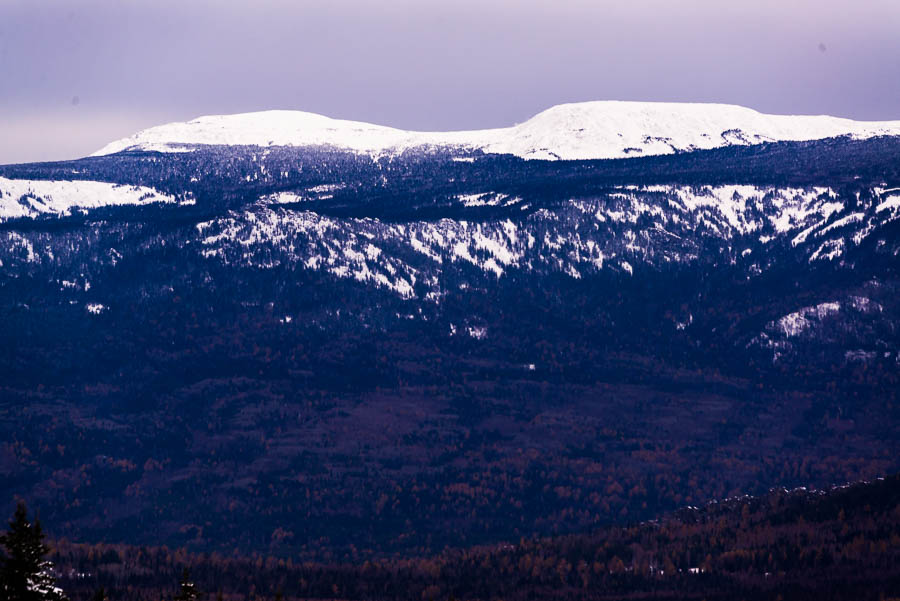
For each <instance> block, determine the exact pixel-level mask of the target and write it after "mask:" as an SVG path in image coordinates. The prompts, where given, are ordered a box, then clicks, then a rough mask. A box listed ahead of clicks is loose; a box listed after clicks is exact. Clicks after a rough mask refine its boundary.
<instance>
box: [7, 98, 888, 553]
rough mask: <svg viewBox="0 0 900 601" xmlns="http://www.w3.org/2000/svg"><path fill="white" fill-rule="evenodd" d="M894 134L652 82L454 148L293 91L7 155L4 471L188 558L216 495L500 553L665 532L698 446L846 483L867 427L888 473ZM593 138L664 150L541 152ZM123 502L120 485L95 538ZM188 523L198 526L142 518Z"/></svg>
mask: <svg viewBox="0 0 900 601" xmlns="http://www.w3.org/2000/svg"><path fill="white" fill-rule="evenodd" d="M287 125H290V127H288V126H287ZM893 127H894V126H893V125H891V124H878V125H872V124H854V123H852V122H846V121H842V120H834V119H831V118H818V117H810V118H792V117H767V116H764V115H759V114H758V113H754V112H753V111H748V110H747V109H740V108H736V107H709V106H698V105H690V106H683V105H648V104H634V103H631V104H617V103H600V104H589V105H570V106H563V107H557V108H555V109H551V110H550V111H547V112H545V113H542V114H541V115H538V116H537V117H535V118H534V119H532V120H530V121H528V122H527V123H524V124H522V125H520V126H516V127H514V128H508V129H505V130H491V131H486V132H468V133H466V132H463V133H451V134H417V133H409V132H401V131H398V130H391V129H388V128H380V127H377V126H369V125H365V124H355V123H349V124H348V123H346V122H335V121H332V120H329V119H326V118H324V117H318V116H310V115H306V114H302V113H265V114H257V115H247V116H233V117H223V118H204V119H200V120H198V121H197V122H194V123H189V124H180V125H172V126H165V127H163V128H158V129H153V130H148V132H144V133H141V134H139V135H138V136H135V137H134V138H132V139H129V140H125V141H123V142H120V143H117V144H116V145H113V146H111V147H109V148H108V149H107V151H108V152H110V153H111V154H103V155H100V156H95V157H90V158H85V159H80V160H75V161H63V162H58V163H40V164H31V165H8V166H0V373H2V374H3V378H0V399H3V401H2V402H0V413H2V412H5V413H4V416H5V419H0V441H2V440H9V441H13V443H14V444H12V443H11V444H7V445H5V446H4V444H2V443H0V493H3V494H6V495H7V498H12V497H13V496H14V495H17V494H28V495H29V496H31V497H32V498H35V499H37V500H38V501H40V503H41V504H42V506H48V507H58V508H60V509H58V511H59V514H58V516H60V517H59V519H58V520H56V521H57V522H62V521H63V520H68V521H69V522H70V523H71V524H75V526H73V530H72V532H75V533H76V534H79V533H81V532H85V531H86V532H88V533H90V532H101V533H102V534H101V535H102V536H107V535H108V534H109V533H110V532H117V533H120V535H121V536H123V537H128V536H133V533H134V532H155V531H157V530H160V531H161V530H166V531H168V532H170V533H171V534H168V535H167V534H165V533H163V534H160V535H159V536H160V538H159V539H158V542H165V543H167V544H169V543H171V544H172V545H174V546H183V545H187V544H196V545H201V544H204V543H203V541H202V538H203V537H205V536H207V535H208V532H209V531H208V529H206V528H205V527H204V526H203V524H204V520H205V519H206V518H205V516H208V515H210V514H213V513H215V514H217V515H226V516H230V517H229V518H228V520H230V521H229V522H228V526H227V529H223V530H222V533H221V534H217V535H216V536H222V537H223V540H228V541H229V542H228V545H229V547H228V548H234V547H237V546H241V545H244V546H245V547H246V548H253V545H256V546H257V547H258V548H260V549H263V550H265V549H271V548H272V547H271V545H272V543H273V540H274V538H276V537H274V536H272V535H271V534H270V533H273V532H275V533H278V532H281V530H280V529H281V528H282V527H284V526H285V525H288V526H290V528H291V531H292V532H296V536H295V538H294V539H291V536H294V535H293V534H292V535H291V536H288V535H287V534H285V536H283V537H282V536H281V535H279V536H278V537H277V538H283V539H285V540H294V541H295V542H296V543H297V544H298V545H300V546H302V547H300V546H298V547H297V548H298V549H301V548H305V545H306V542H307V541H309V540H319V539H322V540H325V538H327V537H328V536H332V535H333V532H329V531H328V530H327V529H326V528H325V527H324V526H322V528H321V529H319V530H315V528H319V526H320V525H323V524H324V525H327V524H328V523H329V520H332V521H333V522H331V523H340V524H341V526H340V528H341V529H346V530H347V531H348V532H349V531H353V532H356V531H365V528H366V527H368V526H367V525H368V524H373V525H375V526H373V527H372V529H371V531H365V532H366V534H365V536H366V537H367V538H365V540H363V542H362V543H360V542H359V541H358V540H354V541H353V546H352V547H347V548H348V549H352V553H354V554H355V553H356V552H357V551H356V550H357V549H359V548H363V546H364V545H365V546H368V547H369V548H373V549H375V548H383V549H387V550H389V551H390V552H395V551H396V552H405V550H406V549H409V548H416V549H418V548H419V545H420V544H421V542H420V541H421V540H422V538H423V537H421V536H417V537H405V535H404V536H400V537H398V536H396V533H397V532H399V530H398V528H397V526H398V524H403V523H404V521H405V520H406V516H418V517H416V518H415V519H417V520H418V522H416V523H415V524H414V527H415V528H416V529H417V530H418V531H419V532H427V530H426V529H427V528H430V527H432V522H435V523H441V524H443V523H452V524H453V527H452V528H453V532H454V534H453V536H452V537H447V538H444V539H438V538H435V539H434V542H433V543H429V544H434V545H438V546H437V547H435V548H436V549H440V548H446V547H450V546H452V545H460V544H461V543H462V542H465V543H466V544H470V543H471V541H472V540H475V539H473V538H471V537H472V536H475V535H476V534H478V532H477V531H478V530H480V529H482V523H483V522H480V521H479V522H478V523H477V525H473V523H475V522H473V520H472V519H471V516H472V515H473V514H472V511H473V510H474V509H475V508H476V507H481V506H485V507H487V506H490V507H494V506H495V505H496V507H497V509H496V526H493V527H492V528H494V530H493V532H496V533H497V534H496V536H497V537H498V540H515V539H516V538H517V537H519V536H521V535H522V533H524V532H526V529H528V531H530V532H542V529H546V528H554V529H555V528H556V527H557V524H561V526H560V528H570V527H572V528H574V527H585V528H586V527H588V526H592V525H593V524H596V523H599V520H611V519H617V518H620V517H622V516H624V515H626V514H625V513H624V512H623V511H624V510H625V509H627V516H628V519H641V518H640V516H641V515H642V514H641V513H640V512H641V511H643V509H642V507H643V506H644V505H645V504H646V506H647V507H651V506H652V505H653V504H654V503H660V502H662V501H660V500H659V499H660V498H662V497H661V496H660V495H666V497H665V498H666V499H677V502H678V503H683V502H686V501H687V500H688V499H689V498H690V497H689V496H688V495H693V494H696V486H695V484H694V483H695V481H696V478H695V475H694V474H692V472H691V471H690V470H691V469H693V468H692V467H691V466H700V468H697V469H701V468H702V469H703V470H715V471H714V472H713V473H715V474H717V476H716V478H715V479H716V481H719V482H723V483H724V482H728V481H732V482H741V480H740V479H741V478H745V479H747V478H754V479H755V478H758V477H760V476H759V475H760V474H762V475H763V477H764V478H768V479H767V480H763V482H764V486H770V485H773V484H774V483H775V482H776V481H782V479H783V478H784V477H785V476H784V474H786V473H799V472H798V470H803V469H807V468H803V467H802V466H810V467H809V468H808V469H809V470H819V469H826V468H827V469H835V468H834V466H841V465H844V464H847V465H849V467H848V468H847V471H824V472H821V474H822V478H827V479H828V480H829V481H835V480H844V479H849V478H852V477H856V476H855V475H856V474H858V473H859V472H858V471H856V470H857V469H858V463H855V459H854V457H855V455H854V453H857V452H860V451H859V450H860V449H862V450H864V451H865V452H867V453H870V454H871V455H870V456H871V458H872V459H871V461H872V462H873V465H875V468H877V469H879V470H883V469H885V468H884V466H885V465H888V463H887V462H888V461H893V462H895V463H896V460H895V459H894V458H895V457H900V453H898V452H897V447H898V446H900V443H898V441H897V436H896V424H897V423H898V422H900V413H898V408H900V402H898V401H897V398H898V397H897V390H898V386H897V384H898V380H897V374H898V365H900V270H898V267H900V261H898V257H900V136H897V135H887V136H879V135H878V134H880V133H892V132H894V131H895V130H894V129H892V128H893ZM620 134H621V135H620ZM839 134H850V135H840V136H838V135H839ZM835 136H838V137H835ZM819 137H824V139H816V140H811V141H782V142H772V143H763V144H755V142H765V141H768V140H781V139H791V138H800V139H805V138H819ZM423 145H424V146H423ZM126 148H134V149H136V150H135V151H133V152H113V151H115V150H120V149H126ZM629 148H640V149H641V150H640V151H639V152H638V151H634V150H628V149H629ZM692 148H693V149H694V150H690V149H692ZM703 148H708V149H705V150H704V149H703ZM157 150H164V151H169V150H171V151H172V152H156V151H157ZM682 150H684V151H685V152H676V151H682ZM688 150H689V151H688ZM644 154H646V155H651V154H652V155H655V156H640V155H644ZM585 156H626V157H631V156H634V158H626V159H623V160H615V161H604V160H597V161H565V160H555V161H543V160H527V159H530V158H535V157H544V158H574V157H582V158H583V157H585ZM6 399H10V400H9V401H7V400H6ZM23 433H24V434H25V435H30V437H27V438H24V439H23V438H22V436H23ZM823 436H824V437H827V438H824V439H823ZM823 440H825V442H824V443H823V442H822V441H823ZM547 441H550V442H549V443H548V442H547ZM804 441H806V442H804ZM472 445H475V446H472ZM803 445H806V446H805V447H804V446H803ZM804 448H808V449H812V450H813V451H814V452H813V451H811V452H810V453H807V454H806V455H804V454H803V453H801V451H802V450H803V449H804ZM160 449H163V450H164V454H163V455H161V454H160ZM473 449H475V450H473ZM798 449H799V450H798ZM804 452H805V451H804ZM35 457H38V458H45V459H46V462H45V465H46V469H42V470H39V469H35V464H34V458H35ZM785 458H787V459H785ZM586 461H589V463H585V462H586ZM660 462H663V463H662V464H661V463H660ZM660 465H668V466H669V468H668V469H669V471H670V473H671V474H673V475H674V476H677V477H676V478H673V479H672V480H671V481H668V482H665V483H663V484H662V485H659V484H658V481H657V480H655V479H654V476H653V475H654V474H656V473H658V471H659V466H660ZM142 466H143V467H142ZM560 466H564V467H563V469H562V471H560ZM592 466H593V467H592ZM622 466H625V467H622ZM875 468H873V469H875ZM620 469H621V471H617V470H620ZM4 470H5V471H4ZM635 471H636V472H637V473H638V474H639V475H638V476H636V477H634V478H633V479H631V480H626V479H624V478H623V477H622V476H623V474H627V473H635ZM817 473H818V472H817ZM554 474H561V475H554ZM746 481H747V480H743V482H746ZM48 483H51V485H48ZM620 483H621V484H620ZM4 484H5V485H6V486H4ZM723 486H726V485H725V484H723ZM727 486H731V485H730V484H728V485H727ZM741 486H743V485H741ZM482 490H483V491H484V492H481V491H482ZM198 491H200V492H202V494H199V495H198ZM541 491H543V492H541ZM625 491H628V492H625ZM641 491H644V492H641ZM407 492H410V494H412V493H413V492H414V493H415V495H420V494H421V495H423V496H421V497H420V496H414V497H413V496H403V495H406V494H407ZM235 495H236V496H235ZM717 496H723V495H721V494H719V495H717ZM186 498H189V499H194V498H202V499H203V500H204V502H206V504H205V505H202V506H200V507H199V508H198V509H196V510H195V511H190V512H188V513H185V510H184V508H185V506H186V505H185V503H184V499H186ZM235 498H237V499H238V501H237V502H233V501H232V499H235ZM97 499H124V501H123V503H125V504H123V505H121V506H117V507H114V508H113V509H112V510H111V511H110V512H109V516H108V517H109V519H106V518H105V517H104V519H103V520H100V521H97V522H95V523H94V525H84V526H82V525H81V524H86V521H85V519H84V514H83V513H82V512H81V510H79V509H78V507H79V505H80V504H82V503H86V502H94V501H95V500H97ZM616 499H618V500H616ZM382 500H384V501H382ZM485 500H487V501H485ZM520 500H524V503H522V502H520ZM207 501H208V502H207ZM495 501H496V502H495ZM298 502H299V503H301V505H298ZM665 502H667V503H668V502H670V501H665ZM672 502H675V501H672ZM303 503H305V505H303ZM528 503H533V504H534V508H533V509H531V510H530V513H528V511H523V508H525V510H527V507H528ZM126 504H127V505H126ZM187 505H190V504H187ZM130 507H137V508H138V509H137V510H136V511H132V510H131V509H130ZM398 507H399V508H403V509H402V511H403V512H404V515H403V518H402V519H401V520H398V519H396V516H397V515H399V514H397V513H392V512H396V511H397V508H398ZM548 507H554V508H555V509H554V510H553V511H555V512H557V513H556V515H557V518H555V521H553V522H552V523H549V524H548V522H547V521H546V515H547V508H548ZM423 508H425V509H424V510H423ZM423 511H424V513H423ZM510 512H512V514H513V515H515V516H516V520H514V521H513V522H512V523H511V522H510V521H509V520H508V515H509V514H510ZM438 514H439V516H440V517H439V518H437V519H435V518H434V516H435V515H438ZM160 515H168V516H181V517H182V518H183V520H184V521H183V523H178V522H174V521H173V522H172V526H171V527H168V526H167V527H166V528H165V529H159V528H155V526H154V527H144V526H145V525H146V524H156V523H157V520H158V519H159V516H160ZM262 515H266V516H273V517H272V520H271V521H269V522H266V524H265V525H264V527H255V526H254V527H252V528H248V524H250V523H251V522H250V521H249V518H252V519H258V518H259V516H262ZM521 516H524V518H525V520H524V521H522V520H521V519H520V517H521ZM492 519H493V518H492ZM358 526H362V528H358ZM376 526H377V528H376ZM81 528H85V529H87V530H79V529H81ZM204 532H206V533H207V534H204ZM385 533H387V534H385ZM407 538H410V540H407ZM413 538H414V539H415V540H412V539H413ZM329 540H338V542H337V543H335V544H340V545H349V544H350V539H329ZM138 542H141V543H143V542H144V541H138ZM151 542H152V541H151ZM291 544H293V543H291ZM379 545H380V546H379ZM411 545H412V547H411ZM354 556H355V555H352V554H351V555H347V557H348V558H351V557H354Z"/></svg>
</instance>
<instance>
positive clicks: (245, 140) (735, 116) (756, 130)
mask: <svg viewBox="0 0 900 601" xmlns="http://www.w3.org/2000/svg"><path fill="white" fill-rule="evenodd" d="M879 135H893V136H896V135H900V121H883V122H860V121H851V120H849V119H840V118H836V117H828V116H787V115H765V114H762V113H758V112H756V111H754V110H751V109H748V108H744V107H740V106H734V105H726V104H686V103H685V104H679V103H664V102H612V101H607V102H583V103H575V104H561V105H558V106H554V107H552V108H550V109H547V110H545V111H543V112H541V113H539V114H537V115H535V116H534V117H532V118H531V119H529V120H528V121H525V122H524V123H521V124H519V125H515V126H513V127H507V128H500V129H486V130H480V131H455V132H414V131H404V130H400V129H394V128H390V127H383V126H380V125H372V124H369V123H360V122H357V121H342V120H337V119H330V118H328V117H324V116H322V115H316V114H313V113H305V112H302V111H265V112H259V113H245V114H240V115H219V116H207V117H199V118H197V119H194V120H193V121H189V122H187V123H170V124H167V125H161V126H159V127H152V128H150V129H146V130H143V131H141V132H138V133H137V134H135V135H133V136H131V137H128V138H124V139H122V140H117V141H115V142H112V143H111V144H109V145H107V146H105V147H104V148H102V149H101V150H100V151H98V152H97V153H95V156H99V155H106V154H112V153H115V152H120V151H122V150H158V151H164V152H172V151H176V150H184V149H185V147H191V146H197V145H229V146H233V145H241V146H247V145H252V146H298V147H308V146H329V147H333V148H337V149H344V150H352V151H355V152H363V153H369V154H372V155H376V156H377V155H382V154H396V153H402V152H404V151H408V150H414V149H421V148H426V147H432V148H443V149H450V150H452V149H459V150H466V151H473V150H479V151H483V152H485V153H494V154H511V155H513V156H517V157H522V158H526V159H562V160H586V159H614V158H624V157H637V156H652V155H660V154H671V153H675V152H685V151H691V150H701V149H710V148H720V147H723V146H732V145H747V144H760V143H763V142H783V141H801V140H819V139H823V138H833V137H837V136H853V137H855V138H868V137H873V136H879Z"/></svg>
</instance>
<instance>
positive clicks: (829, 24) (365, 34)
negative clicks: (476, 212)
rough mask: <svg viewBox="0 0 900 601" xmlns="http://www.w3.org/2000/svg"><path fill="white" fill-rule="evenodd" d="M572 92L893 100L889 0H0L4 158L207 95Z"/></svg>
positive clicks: (226, 109)
mask: <svg viewBox="0 0 900 601" xmlns="http://www.w3.org/2000/svg"><path fill="white" fill-rule="evenodd" d="M581 100H664V101H694V102H727V103H734V104H741V105H744V106H749V107H752V108H755V109H757V110H760V111H764V112H772V113H791V114H821V113H827V114H832V115H838V116H843V117H852V118H856V119H900V1H898V0H841V1H838V0H727V1H723V0H629V1H627V2H625V1H621V0H616V1H614V2H613V1H609V2H605V1H602V0H548V1H541V2H539V1H530V0H447V1H431V0H379V1H364V0H321V1H320V0H291V1H288V0H254V1H252V2H236V1H228V0H193V1H192V0H146V1H140V0H70V1H64V0H0V163H9V162H22V161H34V160H52V159H63V158H72V157H77V156H83V155H85V154H89V153H91V152H93V151H95V150H97V149H98V148H100V147H101V146H103V145H104V144H105V143H107V142H109V141H111V140H114V139H117V138H120V137H124V136H125V135H129V134H131V133H134V132H135V131H137V130H139V129H142V128H145V127H150V126H152V125H157V124H160V123H165V122H169V121H182V120H187V119H191V118H193V117H196V116H199V115H204V114H221V113H235V112H244V111H255V110H263V109H272V108H281V109H300V110H306V111H312V112H316V113H322V114H325V115H328V116H332V117H340V118H346V119H356V120H361V121H370V122H374V123H379V124H383V125H391V126H395V127H401V128H406V129H428V130H437V129H471V128H481V127H498V126H505V125H512V124H514V123H518V122H521V121H523V120H525V119H527V118H528V117H530V116H531V115H533V114H535V113H537V112H539V111H541V110H543V109H545V108H547V107H549V106H552V105H554V104H558V103H561V102H572V101H581Z"/></svg>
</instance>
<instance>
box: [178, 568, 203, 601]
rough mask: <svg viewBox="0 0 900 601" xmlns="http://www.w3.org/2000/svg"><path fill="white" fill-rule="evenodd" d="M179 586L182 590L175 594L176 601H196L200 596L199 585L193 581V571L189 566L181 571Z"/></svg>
mask: <svg viewBox="0 0 900 601" xmlns="http://www.w3.org/2000/svg"><path fill="white" fill-rule="evenodd" d="M179 586H180V587H181V590H180V591H179V592H178V594H177V595H175V598H174V601H196V600H197V598H198V597H199V596H200V594H199V593H198V592H197V587H195V586H194V583H193V582H191V571H190V570H189V569H187V568H184V571H183V572H182V573H181V582H180V583H179Z"/></svg>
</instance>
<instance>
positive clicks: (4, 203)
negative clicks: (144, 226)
mask: <svg viewBox="0 0 900 601" xmlns="http://www.w3.org/2000/svg"><path fill="white" fill-rule="evenodd" d="M175 201H176V200H175V197H173V196H171V195H168V194H163V193H161V192H159V191H157V190H154V189H153V188H148V187H146V186H127V185H121V184H110V183H107V182H94V181H62V180H58V181H53V180H48V181H45V180H27V179H7V178H5V177H0V222H2V221H7V220H9V219H18V218H23V217H30V218H34V217H38V216H40V215H56V216H65V215H71V214H72V213H73V212H75V211H77V210H87V209H95V208H98V207H108V206H119V205H145V204H151V203H174V202H175Z"/></svg>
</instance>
